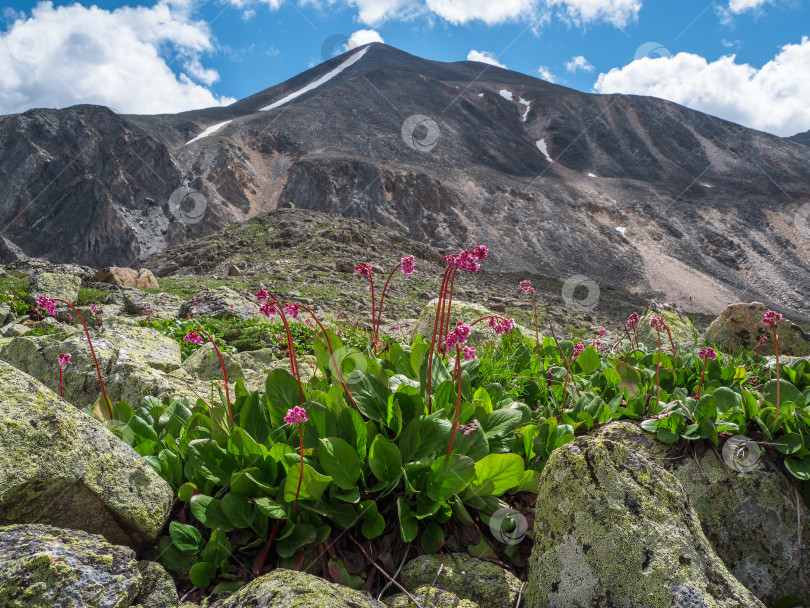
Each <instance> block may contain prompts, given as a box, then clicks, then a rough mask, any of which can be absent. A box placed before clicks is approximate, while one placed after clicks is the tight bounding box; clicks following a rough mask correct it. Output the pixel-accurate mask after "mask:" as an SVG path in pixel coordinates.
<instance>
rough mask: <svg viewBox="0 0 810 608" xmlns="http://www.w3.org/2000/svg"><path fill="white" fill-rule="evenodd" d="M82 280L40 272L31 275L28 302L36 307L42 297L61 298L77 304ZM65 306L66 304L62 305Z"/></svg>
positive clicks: (59, 274) (67, 275)
mask: <svg viewBox="0 0 810 608" xmlns="http://www.w3.org/2000/svg"><path fill="white" fill-rule="evenodd" d="M81 284H82V280H81V279H80V278H79V277H78V276H75V275H72V274H62V273H59V272H38V273H35V274H33V275H31V278H30V279H29V283H28V301H29V303H30V304H32V305H35V304H36V302H37V299H38V298H40V297H46V298H59V299H61V300H65V301H67V302H70V303H71V304H75V303H76V301H77V300H78V299H79V288H80V287H81ZM62 306H64V304H62Z"/></svg>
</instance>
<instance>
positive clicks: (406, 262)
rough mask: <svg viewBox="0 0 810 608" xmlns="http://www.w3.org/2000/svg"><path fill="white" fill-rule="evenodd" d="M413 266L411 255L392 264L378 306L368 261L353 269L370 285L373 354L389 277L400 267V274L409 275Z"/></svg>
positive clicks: (376, 344)
mask: <svg viewBox="0 0 810 608" xmlns="http://www.w3.org/2000/svg"><path fill="white" fill-rule="evenodd" d="M415 267H416V264H415V262H414V258H413V256H412V255H409V256H406V257H404V258H401V259H400V262H399V264H397V265H396V266H394V267H393V268H392V269H391V272H389V273H388V278H387V279H386V280H385V284H384V285H383V289H382V293H381V294H380V305H379V306H377V304H376V302H375V299H374V275H373V273H372V270H371V264H369V263H368V262H361V263H360V264H358V265H357V266H355V267H354V271H355V272H356V273H357V275H358V276H360V277H368V280H369V284H370V285H371V336H372V338H371V339H372V347H373V348H374V353H375V354H376V353H377V349H378V346H379V336H380V323H381V320H382V311H383V304H384V303H385V292H386V291H387V290H388V283H390V282H391V278H392V277H393V276H394V274H395V273H396V272H397V270H400V269H401V270H402V274H405V275H409V274H413V271H414V269H415Z"/></svg>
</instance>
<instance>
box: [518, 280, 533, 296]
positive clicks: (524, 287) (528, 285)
mask: <svg viewBox="0 0 810 608" xmlns="http://www.w3.org/2000/svg"><path fill="white" fill-rule="evenodd" d="M520 293H534V287H532V282H531V281H530V280H528V279H526V280H525V281H521V282H520Z"/></svg>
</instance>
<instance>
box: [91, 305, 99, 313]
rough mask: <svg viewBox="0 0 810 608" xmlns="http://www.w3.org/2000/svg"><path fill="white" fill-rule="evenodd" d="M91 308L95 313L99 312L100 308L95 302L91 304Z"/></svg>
mask: <svg viewBox="0 0 810 608" xmlns="http://www.w3.org/2000/svg"><path fill="white" fill-rule="evenodd" d="M90 310H91V311H92V312H93V313H94V314H95V313H98V308H96V305H95V304H91V305H90Z"/></svg>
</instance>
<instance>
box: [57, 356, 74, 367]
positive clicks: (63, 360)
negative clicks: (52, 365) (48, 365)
mask: <svg viewBox="0 0 810 608" xmlns="http://www.w3.org/2000/svg"><path fill="white" fill-rule="evenodd" d="M57 357H58V359H59V367H62V366H63V365H72V364H73V359H71V357H70V355H68V354H66V353H59V354H58V355H57Z"/></svg>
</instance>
